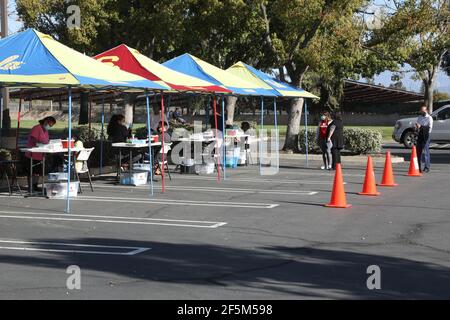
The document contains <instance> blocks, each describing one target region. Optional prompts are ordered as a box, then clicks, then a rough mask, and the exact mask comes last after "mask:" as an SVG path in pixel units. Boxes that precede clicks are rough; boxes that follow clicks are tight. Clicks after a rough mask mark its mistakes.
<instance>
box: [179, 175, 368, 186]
mask: <svg viewBox="0 0 450 320" xmlns="http://www.w3.org/2000/svg"><path fill="white" fill-rule="evenodd" d="M313 175H321V174H315V173H314V174H313ZM345 176H351V175H348V174H346V175H345ZM355 176H358V177H364V175H355ZM177 179H183V180H209V181H215V180H217V178H211V177H199V178H196V177H178V178H177ZM224 182H231V183H233V182H257V183H272V184H319V185H321V184H324V185H331V184H333V181H332V180H330V181H323V180H322V181H318V180H288V179H284V178H279V180H275V179H252V178H233V177H231V178H230V179H229V180H224ZM344 184H346V182H344Z"/></svg>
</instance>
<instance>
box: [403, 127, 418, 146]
mask: <svg viewBox="0 0 450 320" xmlns="http://www.w3.org/2000/svg"><path fill="white" fill-rule="evenodd" d="M416 144H417V134H416V133H415V132H414V131H408V132H406V133H405V135H404V136H403V145H404V146H405V148H408V149H412V147H413V146H415V145H416Z"/></svg>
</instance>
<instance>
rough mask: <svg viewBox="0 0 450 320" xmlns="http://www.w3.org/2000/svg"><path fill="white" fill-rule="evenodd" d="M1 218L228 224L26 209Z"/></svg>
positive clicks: (199, 225)
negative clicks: (29, 210)
mask: <svg viewBox="0 0 450 320" xmlns="http://www.w3.org/2000/svg"><path fill="white" fill-rule="evenodd" d="M0 218H9V219H29V220H53V221H76V222H103V223H117V224H135V225H157V226H171V227H190V228H210V229H215V228H218V227H222V226H224V225H226V224H227V223H226V222H218V221H195V220H179V219H157V218H138V217H120V216H102V215H86V214H72V213H70V214H67V213H44V212H26V211H22V212H19V211H0Z"/></svg>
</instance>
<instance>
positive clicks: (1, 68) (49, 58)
mask: <svg viewBox="0 0 450 320" xmlns="http://www.w3.org/2000/svg"><path fill="white" fill-rule="evenodd" d="M0 87H14V88H33V87H35V88H67V90H68V100H69V101H68V102H69V116H68V126H69V137H68V138H69V141H70V140H71V138H72V88H83V89H87V90H105V91H106V90H120V91H132V92H142V91H145V92H146V96H147V112H148V122H149V101H148V91H164V90H167V89H168V88H167V87H166V86H163V85H160V84H157V83H155V82H152V81H150V80H147V79H144V78H142V77H140V76H137V75H134V74H131V73H128V72H124V71H121V70H119V69H117V68H112V67H110V66H107V65H105V64H103V63H101V62H99V61H96V60H95V59H92V58H90V57H88V56H86V55H84V54H82V53H80V52H77V51H75V50H73V49H71V48H69V47H67V46H65V45H63V44H61V43H59V42H58V41H56V40H54V39H53V38H52V37H50V36H48V35H46V34H43V33H40V32H38V31H36V30H34V29H28V30H26V31H23V32H20V33H18V34H15V35H13V36H9V37H7V38H4V39H1V40H0ZM0 107H1V106H0ZM0 112H2V110H1V108H0ZM149 148H151V145H150V143H149ZM68 151H69V152H68V154H69V159H68V160H69V166H68V168H69V172H68V176H69V179H68V182H67V183H68V194H67V201H66V212H70V197H69V190H70V168H71V165H70V164H71V152H70V143H69V150H68ZM150 153H151V150H150ZM152 192H153V186H152Z"/></svg>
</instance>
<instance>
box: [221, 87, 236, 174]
mask: <svg viewBox="0 0 450 320" xmlns="http://www.w3.org/2000/svg"><path fill="white" fill-rule="evenodd" d="M222 128H223V143H222V153H223V158H222V159H223V161H222V163H223V180H226V178H227V170H226V166H227V146H226V145H225V137H226V132H227V129H225V96H223V95H222ZM232 149H233V148H232ZM233 156H234V155H233Z"/></svg>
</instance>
